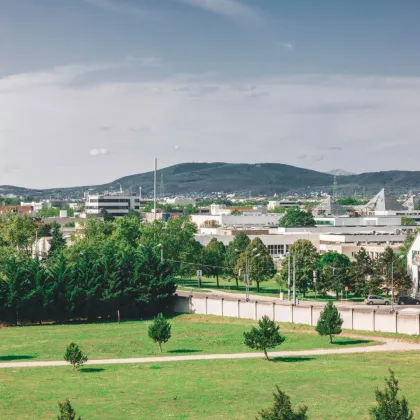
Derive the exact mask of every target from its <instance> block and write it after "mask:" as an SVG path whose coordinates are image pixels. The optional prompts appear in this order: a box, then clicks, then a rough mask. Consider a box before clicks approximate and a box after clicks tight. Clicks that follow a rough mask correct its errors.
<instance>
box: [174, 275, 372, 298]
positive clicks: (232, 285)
mask: <svg viewBox="0 0 420 420" xmlns="http://www.w3.org/2000/svg"><path fill="white" fill-rule="evenodd" d="M176 283H177V285H178V286H179V289H180V290H187V291H193V292H200V291H201V292H207V291H208V289H216V290H221V291H223V292H228V293H241V294H244V293H245V285H244V283H243V282H239V287H238V288H236V282H235V280H234V279H230V281H229V279H225V278H222V277H220V278H219V287H217V283H216V278H214V277H203V278H202V280H201V289H200V288H199V287H198V280H197V279H196V278H193V279H183V278H178V279H177V280H176ZM280 292H283V293H284V297H285V299H286V298H287V289H281V288H280V286H279V285H278V284H277V283H276V281H275V280H274V279H272V280H269V281H265V282H262V283H260V291H259V292H258V291H257V286H256V285H255V284H251V285H250V289H249V293H250V294H252V295H260V296H269V297H276V298H278V297H279V296H280ZM297 297H298V299H300V300H302V301H305V300H316V301H317V302H329V301H332V302H337V301H341V295H340V296H339V299H338V300H337V299H336V298H335V297H334V296H329V295H321V294H319V293H317V295H316V296H315V293H314V292H313V291H309V292H308V293H307V294H306V296H303V295H302V294H301V293H298V294H297ZM343 299H346V293H345V292H343ZM363 299H364V298H363V297H356V296H354V295H353V294H351V293H348V294H347V300H348V301H351V302H362V301H363Z"/></svg>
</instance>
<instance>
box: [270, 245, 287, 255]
mask: <svg viewBox="0 0 420 420" xmlns="http://www.w3.org/2000/svg"><path fill="white" fill-rule="evenodd" d="M267 248H268V253H269V254H270V255H286V254H287V253H288V252H289V245H267Z"/></svg>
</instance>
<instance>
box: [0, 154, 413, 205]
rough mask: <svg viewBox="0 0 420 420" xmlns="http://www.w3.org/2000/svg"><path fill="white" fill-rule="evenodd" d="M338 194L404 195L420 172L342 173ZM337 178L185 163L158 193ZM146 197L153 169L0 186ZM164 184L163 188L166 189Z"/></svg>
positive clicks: (16, 190)
mask: <svg viewBox="0 0 420 420" xmlns="http://www.w3.org/2000/svg"><path fill="white" fill-rule="evenodd" d="M336 179H337V185H338V187H337V188H338V192H339V193H340V194H342V195H345V194H347V195H353V194H357V193H366V194H374V193H377V192H378V191H379V190H380V189H382V188H384V187H385V188H387V190H389V191H392V192H395V193H400V192H407V191H408V190H411V191H415V190H419V191H420V172H419V171H416V172H409V171H383V172H371V173H363V174H359V175H346V176H343V175H340V176H336ZM333 182H334V176H333V175H331V174H326V173H323V172H317V171H312V170H309V169H304V168H298V167H295V166H291V165H284V164H281V163H260V164H245V163H238V164H233V163H223V162H213V163H182V164H178V165H173V166H169V167H167V168H163V169H160V170H159V171H158V193H159V194H161V193H163V194H167V195H169V194H172V195H175V194H188V195H205V194H211V193H213V192H225V193H237V194H238V195H246V196H247V195H248V194H249V192H251V194H252V195H254V196H255V195H259V194H261V195H272V194H274V193H279V194H285V193H288V194H290V193H309V192H314V191H324V192H330V191H331V190H332V184H333ZM139 187H141V188H142V193H143V195H144V196H146V195H149V196H150V195H151V194H152V191H153V172H145V173H142V174H137V175H130V176H126V177H123V178H120V179H117V180H115V181H113V182H110V183H107V184H103V185H96V186H88V185H86V186H81V187H74V188H54V189H47V190H35V189H24V188H20V187H14V186H0V194H1V195H7V194H16V195H19V196H22V195H25V196H35V197H44V198H48V197H52V198H55V197H81V196H83V194H84V193H85V192H86V191H91V192H105V191H118V190H119V189H120V188H122V189H123V190H128V191H130V190H131V191H132V192H136V193H137V192H138V190H139ZM162 187H163V188H162Z"/></svg>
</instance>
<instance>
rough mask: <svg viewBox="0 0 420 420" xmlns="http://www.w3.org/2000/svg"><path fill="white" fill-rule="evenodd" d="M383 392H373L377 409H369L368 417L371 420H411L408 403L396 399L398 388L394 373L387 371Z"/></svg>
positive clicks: (404, 400) (411, 415)
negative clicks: (387, 376) (387, 375)
mask: <svg viewBox="0 0 420 420" xmlns="http://www.w3.org/2000/svg"><path fill="white" fill-rule="evenodd" d="M385 383H386V387H385V391H384V392H382V391H379V389H377V390H376V391H375V396H376V402H377V403H378V406H377V407H373V408H371V409H370V417H371V419H373V420H412V419H413V418H414V414H413V412H412V411H411V410H409V409H408V402H407V400H406V399H405V398H404V397H403V398H402V400H399V399H398V397H397V394H398V391H399V389H400V388H399V387H398V381H397V379H395V375H394V372H393V371H392V370H391V369H390V370H389V378H387V379H385Z"/></svg>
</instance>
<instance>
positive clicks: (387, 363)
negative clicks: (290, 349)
mask: <svg viewBox="0 0 420 420" xmlns="http://www.w3.org/2000/svg"><path fill="white" fill-rule="evenodd" d="M419 362H420V354H419V353H397V354H390V353H378V354H366V355H346V356H344V355H343V356H323V357H321V356H318V357H306V358H286V359H282V360H277V361H273V362H267V361H265V360H263V359H250V360H217V361H216V360H215V361H196V362H166V363H154V364H152V363H150V364H138V365H104V366H95V367H94V368H93V367H92V368H82V369H81V371H80V372H73V371H72V369H71V368H70V367H60V368H29V369H6V370H0V384H1V392H0V418H1V419H19V420H33V419H53V418H55V416H56V414H57V413H58V408H57V401H58V400H61V399H64V398H66V397H68V398H70V400H71V401H72V404H73V406H74V408H75V409H76V411H77V413H78V414H79V415H81V416H82V418H83V420H104V419H121V420H130V419H133V420H134V419H135V420H138V419H147V420H160V419H177V420H181V419H220V420H221V419H230V420H232V419H250V420H251V419H254V418H255V416H256V415H257V412H258V410H260V409H261V408H265V407H267V406H269V405H271V401H272V396H271V394H272V391H273V390H274V387H275V385H276V384H277V385H279V386H280V388H281V389H282V390H284V391H286V392H287V393H288V394H289V396H290V397H291V398H292V402H293V404H295V405H297V404H306V405H308V406H309V411H308V414H309V418H310V419H323V420H325V419H368V415H367V412H368V409H369V407H371V406H372V405H373V404H374V389H375V388H376V387H381V388H382V387H383V384H384V382H383V378H384V377H385V376H386V375H387V374H388V372H387V370H388V367H392V369H394V370H395V372H396V375H397V378H398V379H399V380H400V386H401V389H402V393H403V394H404V395H405V396H406V398H407V399H408V401H409V404H410V407H411V408H412V409H413V410H414V412H415V415H416V416H415V418H418V416H419V415H420V375H419V374H418V366H419Z"/></svg>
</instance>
